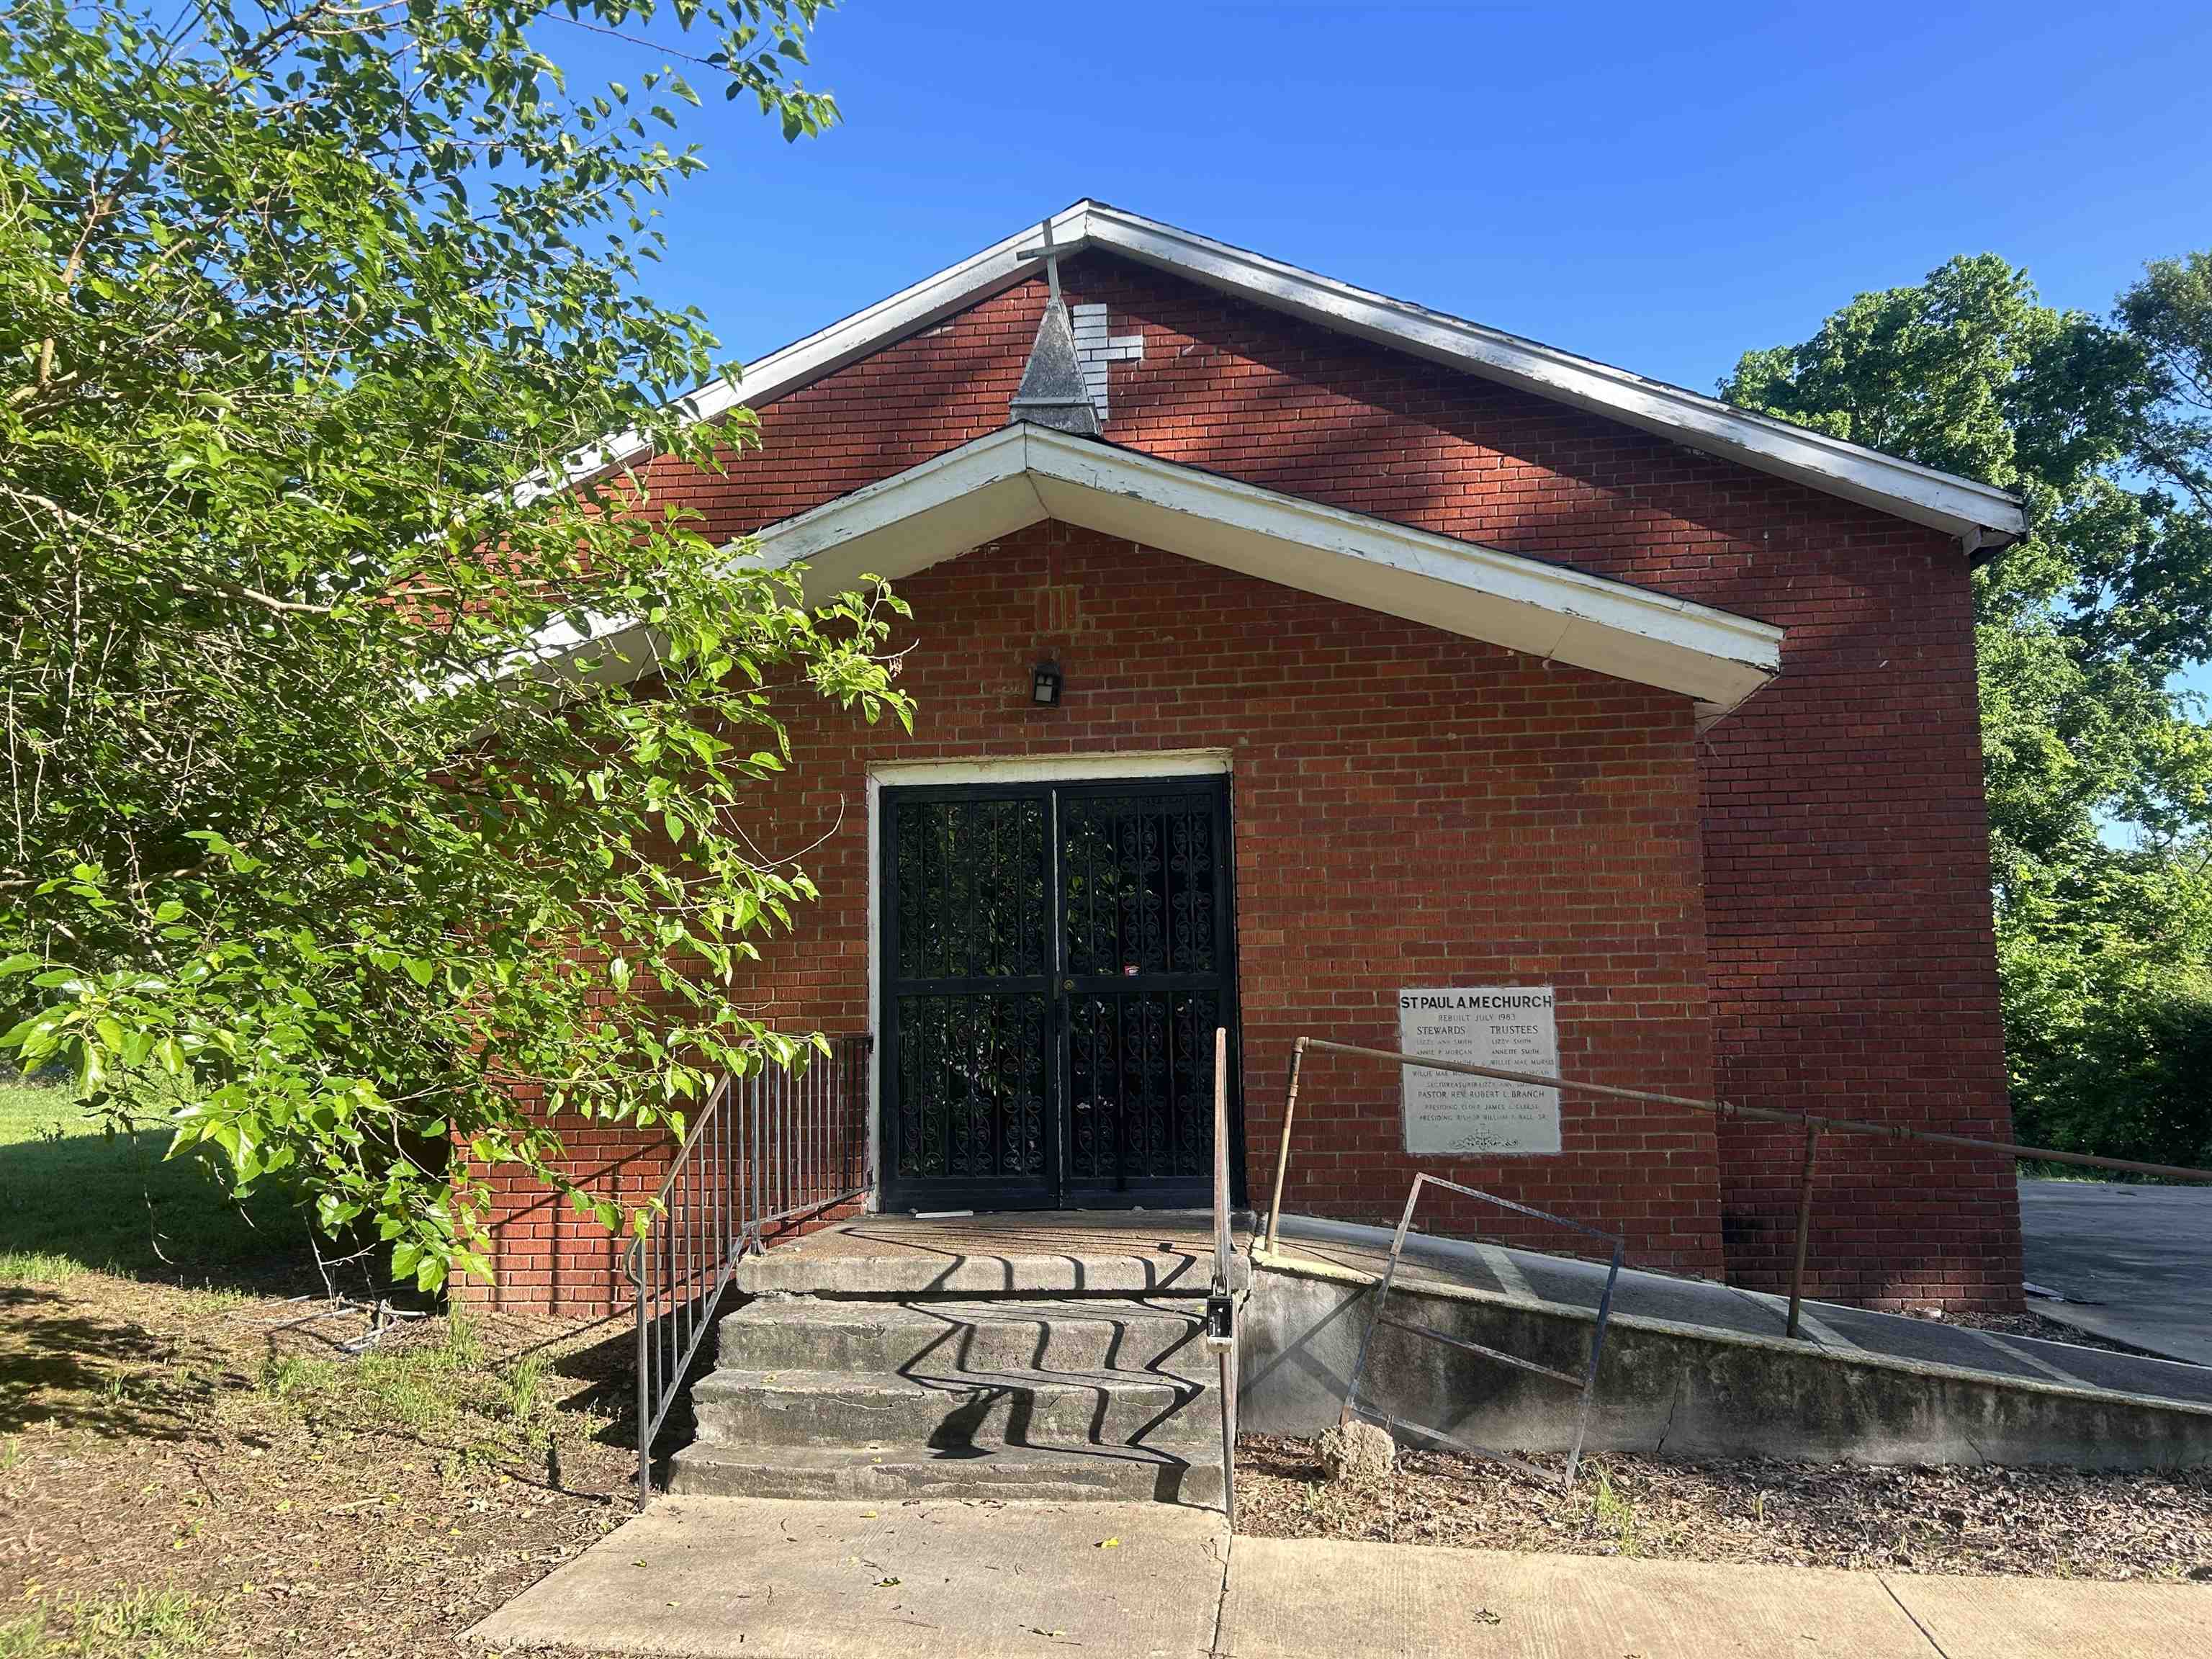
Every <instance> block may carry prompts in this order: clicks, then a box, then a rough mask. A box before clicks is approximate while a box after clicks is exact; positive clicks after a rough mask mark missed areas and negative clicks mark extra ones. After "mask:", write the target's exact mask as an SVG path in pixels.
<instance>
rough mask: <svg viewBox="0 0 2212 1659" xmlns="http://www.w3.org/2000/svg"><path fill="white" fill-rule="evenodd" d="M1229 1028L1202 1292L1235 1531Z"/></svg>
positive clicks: (1220, 1062) (1222, 1037)
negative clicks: (1209, 1253) (1207, 1273)
mask: <svg viewBox="0 0 2212 1659" xmlns="http://www.w3.org/2000/svg"><path fill="white" fill-rule="evenodd" d="M1233 1253H1234V1252H1233V1247H1232V1246H1231V1242H1230V1234H1229V1029H1228V1027H1226V1026H1224V1025H1217V1026H1215V1027H1214V1028H1213V1283H1212V1286H1211V1288H1210V1289H1209V1291H1208V1293H1207V1296H1206V1346H1208V1347H1210V1348H1212V1350H1213V1352H1214V1356H1215V1358H1217V1359H1218V1361H1219V1362H1220V1373H1221V1375H1220V1383H1221V1500H1222V1507H1223V1509H1224V1510H1225V1512H1226V1514H1227V1516H1228V1517H1229V1530H1230V1532H1231V1534H1232V1535H1233V1534H1235V1533H1236V1531H1237V1296H1236V1290H1235V1288H1234V1286H1233V1285H1232V1284H1231V1279H1230V1265H1229V1264H1230V1258H1231V1255H1232V1254H1233Z"/></svg>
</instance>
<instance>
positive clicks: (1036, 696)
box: [1030, 657, 1060, 708]
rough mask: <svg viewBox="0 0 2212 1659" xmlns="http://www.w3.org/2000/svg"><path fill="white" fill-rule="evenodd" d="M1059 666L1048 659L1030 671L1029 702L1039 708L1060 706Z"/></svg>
mask: <svg viewBox="0 0 2212 1659" xmlns="http://www.w3.org/2000/svg"><path fill="white" fill-rule="evenodd" d="M1030 702H1033V703H1035V704H1036V705H1037V706H1038V707H1039V708H1058V707H1059V706H1060V665H1059V664H1058V663H1056V662H1054V661H1053V659H1051V658H1049V657H1048V658H1046V659H1044V660H1043V661H1042V662H1041V663H1039V664H1038V665H1036V667H1035V668H1032V669H1031V670H1030Z"/></svg>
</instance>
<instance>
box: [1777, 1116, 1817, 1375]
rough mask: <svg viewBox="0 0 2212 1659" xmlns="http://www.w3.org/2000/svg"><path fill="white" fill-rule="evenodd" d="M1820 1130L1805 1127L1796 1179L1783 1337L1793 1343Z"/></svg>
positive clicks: (1802, 1295) (1801, 1299)
mask: <svg viewBox="0 0 2212 1659" xmlns="http://www.w3.org/2000/svg"><path fill="white" fill-rule="evenodd" d="M1819 1150H1820V1125H1819V1124H1817V1123H1808V1124H1807V1125H1806V1126H1805V1167H1804V1169H1803V1170H1802V1171H1800V1173H1799V1175H1798V1177H1797V1260H1796V1263H1795V1264H1794V1265H1793V1266H1792V1267H1790V1322H1789V1323H1788V1324H1787V1325H1785V1326H1784V1327H1783V1328H1782V1334H1783V1335H1784V1336H1785V1337H1788V1338H1790V1339H1791V1340H1795V1339H1796V1337H1797V1335H1798V1334H1799V1332H1798V1329H1797V1318H1798V1314H1799V1311H1800V1310H1802V1307H1803V1306H1804V1302H1805V1247H1806V1245H1807V1243H1808V1242H1809V1241H1810V1239H1811V1237H1812V1234H1813V1156H1814V1153H1815V1152H1818V1151H1819Z"/></svg>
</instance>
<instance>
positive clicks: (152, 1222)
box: [0, 1082, 307, 1285]
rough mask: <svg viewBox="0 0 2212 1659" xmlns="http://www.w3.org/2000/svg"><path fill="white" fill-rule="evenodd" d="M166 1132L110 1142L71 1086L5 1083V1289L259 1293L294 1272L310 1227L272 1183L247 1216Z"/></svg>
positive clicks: (295, 1202) (0, 1274) (291, 1195)
mask: <svg viewBox="0 0 2212 1659" xmlns="http://www.w3.org/2000/svg"><path fill="white" fill-rule="evenodd" d="M168 1141H169V1138H168V1136H167V1133H162V1132H160V1131H151V1132H148V1133H141V1134H137V1135H112V1136H111V1135H108V1134H106V1133H102V1130H101V1128H100V1125H99V1124H98V1123H97V1122H95V1121H93V1120H91V1119H89V1118H88V1116H87V1115H85V1113H84V1110H83V1109H82V1107H81V1106H80V1105H79V1104H78V1103H77V1101H76V1097H75V1094H74V1091H72V1089H71V1088H70V1085H67V1084H58V1085H56V1084H40V1083H21V1082H9V1083H0V1284H25V1283H32V1282H39V1283H54V1282H57V1281H59V1280H63V1279H68V1278H70V1277H71V1276H72V1275H74V1274H76V1273H85V1272H88V1271H89V1272H94V1273H117V1274H120V1275H123V1276H125V1277H127V1278H133V1279H162V1280H166V1281H167V1282H168V1283H171V1284H187V1285H205V1284H238V1283H251V1282H256V1281H260V1280H264V1279H267V1278H268V1277H269V1276H270V1274H271V1273H277V1272H283V1271H286V1270H293V1271H296V1269H297V1267H298V1266H299V1265H300V1264H301V1262H302V1261H304V1260H305V1258H306V1256H307V1217H306V1212H305V1211H304V1210H303V1209H302V1208H301V1206H300V1202H299V1199H298V1195H297V1194H296V1192H295V1191H294V1190H293V1189H292V1188H289V1186H288V1185H287V1184H286V1183H283V1182H270V1183H267V1184H266V1185H265V1186H264V1188H263V1190H262V1191H260V1192H259V1193H257V1194H255V1196H254V1199H253V1200H252V1202H251V1203H250V1204H248V1205H247V1206H245V1208H244V1209H240V1206H237V1205H235V1204H234V1203H232V1202H231V1201H230V1200H229V1199H228V1196H227V1195H226V1194H225V1192H224V1190H223V1188H222V1183H221V1182H219V1181H217V1180H216V1176H215V1175H214V1173H213V1172H212V1171H211V1170H210V1169H209V1168H208V1167H207V1166H206V1165H205V1164H203V1163H201V1162H200V1160H199V1159H198V1158H196V1157H191V1156H186V1157H183V1158H171V1159H165V1158H163V1157H162V1153H163V1152H166V1151H167V1148H168Z"/></svg>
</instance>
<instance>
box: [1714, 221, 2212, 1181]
mask: <svg viewBox="0 0 2212 1659" xmlns="http://www.w3.org/2000/svg"><path fill="white" fill-rule="evenodd" d="M1721 391H1722V395H1723V396H1724V397H1726V398H1729V400H1730V401H1732V402H1735V403H1737V404H1742V405H1744V406H1746V407H1748V408H1753V409H1758V410H1764V411H1765V412H1767V413H1769V414H1773V415H1778V416H1782V417H1783V418H1784V419H1786V420H1791V421H1796V422H1799V423H1801V424H1802V425H1806V426H1810V427H1815V428H1819V429H1820V430H1822V431H1825V432H1828V433H1831V434H1833V435H1836V436H1838V437H1842V438H1848V439H1850V440H1852V441H1856V442H1859V443H1864V444H1869V445H1871V446H1873V447H1875V448H1878V449H1882V450H1885V451H1887V452H1889V453H1893V454H1898V455H1903V456H1906V457H1908V458H1910V459H1914V460H1917V461H1921V462H1924V463H1926V464H1927V465H1931V466H1937V467H1942V468H1943V469H1945V470H1946V471H1954V472H1961V473H1966V474H1968V475H1971V476H1972V477H1978V478H1982V479H1984V480H1986V481H1987V482H1989V483H1994V484H1997V485H1999V486H2001V487H2002V488H2004V489H2010V490H2013V491H2015V492H2016V493H2017V494H2019V495H2021V498H2022V499H2023V500H2024V501H2025V502H2026V503H2027V513H2028V520H2029V524H2030V534H2029V536H2028V538H2027V540H2026V541H2025V542H2023V543H2022V544H2020V545H2019V546H2017V547H2015V548H2013V549H2011V550H2008V551H2007V552H2005V553H2004V554H2003V555H2002V556H2001V557H1999V558H1998V559H1997V560H1996V561H1995V562H1993V563H1991V564H1990V565H1989V566H1987V567H1985V568H1984V569H1982V570H1981V571H1980V572H1978V574H1977V576H1976V579H1975V580H1976V595H1977V600H1978V629H1977V646H1978V653H1979V661H1980V684H1981V713H1982V727H1983V742H1984V763H1985V767H1986V771H1987V778H1988V785H1989V799H1990V819H1991V830H1992V848H1991V851H1992V860H1993V867H1992V872H1991V878H1992V882H1993V890H1994V893H1995V896H1996V917H1997V932H1998V959H1999V966H2000V969H2001V972H2002V979H2003V987H2004V998H2005V1015H2006V1034H2007V1046H2008V1053H2009V1059H2010V1066H2011V1079H2012V1101H2013V1109H2014V1115H2015V1127H2016V1128H2017V1130H2018V1132H2019V1133H2020V1134H2021V1137H2022V1138H2023V1139H2029V1140H2031V1141H2035V1142H2039V1143H2044V1144H2056V1145H2059V1146H2066V1147H2069V1148H2075V1149H2083V1150H2089V1149H2093V1150H2097V1151H2101V1152H2112V1153H2117V1154H2120V1155H2123V1156H2126V1155H2133V1156H2137V1157H2145V1158H2158V1159H2164V1160H2179V1161H2183V1162H2190V1163H2198V1164H2204V1163H2212V1090H2208V1088H2207V1086H2206V1085H2205V1083H2204V1081H2203V1079H2204V1078H2205V1077H2206V1076H2207V1075H2208V1073H2206V1071H2205V1069H2204V1061H2205V1060H2206V1059H2207V1058H2208V1057H2212V878H2208V874H2207V859H2208V857H2212V737H2209V736H2208V733H2207V732H2206V729H2205V727H2204V726H2203V724H2202V721H2201V720H2200V709H2199V707H2198V704H2197V700H2196V699H2195V698H2193V697H2191V696H2188V695H2186V694H2184V693H2182V692H2179V691H2177V690H2175V689H2173V688H2174V677H2175V676H2176V675H2177V674H2179V673H2180V672H2182V671H2185V670H2186V669H2188V668H2190V667H2191V666H2192V665H2197V664H2201V663H2203V662H2204V661H2206V660H2207V659H2208V658H2212V520H2208V511H2212V395H2208V393H2212V262H2208V261H2207V259H2206V258H2205V257H2204V256H2202V255H2197V256H2192V257H2191V258H2189V259H2187V260H2185V261H2183V262H2180V263H2178V264H2155V265H2153V266H2151V267H2150V268H2149V270H2148V274H2147V276H2146V277H2145V279H2144V280H2143V282H2142V283H2139V284H2138V285H2137V286H2136V287H2135V288H2133V289H2130V290H2129V292H2128V293H2127V294H2125V295H2123V296H2121V299H2120V302H2119V304H2118V307H2116V312H2115V315H2114V316H2113V317H2112V318H2111V319H2099V318H2096V317H2093V316H2090V315H2087V314H2086V313H2081V312H2075V311H2063V310H2059V309H2056V308H2054V307H2048V306H2045V305H2044V304H2042V303H2041V301H2039V297H2038V295H2037V294H2036V291H2035V289H2034V287H2033V284H2032V283H2030V282H2029V280H2028V277H2027V273H2026V272H2025V271H2023V270H2016V269H2015V268H2013V267H2012V266H2010V265H2008V264H2007V263H2006V262H2005V261H2003V260H2002V259H2000V258H1996V256H1994V255H1990V254H1984V255H1981V256H1978V257H1976V258H1958V259H1954V260H1952V261H1951V262H1950V263H1949V264H1946V265H1944V266H1942V268H1941V269H1939V270H1935V271H1932V272H1930V273H1929V276H1928V279H1927V281H1926V282H1924V283H1921V284H1919V285H1918V286H1917V287H1911V288H1900V289H1887V290H1886V291H1883V292H1881V293H1875V294H1863V295H1859V296H1858V297H1857V299H1855V300H1853V301H1851V303H1850V304H1849V305H1848V306H1846V307H1844V308H1843V309H1842V310H1840V311H1838V312H1837V313H1835V314H1834V315H1833V316H1832V317H1830V318H1829V319H1827V320H1826V322H1824V323H1823V324H1822V325H1821V326H1820V331H1819V332H1818V333H1816V334H1815V335H1814V337H1812V338H1811V339H1810V340H1808V341H1806V342H1805V343H1802V344H1800V345H1796V346H1784V347H1779V348H1776V349H1770V350H1765V351H1754V352H1749V353H1747V354H1746V355H1745V356H1744V357H1743V358H1742V360H1741V362H1739V363H1738V365H1737V367H1736V371H1735V374H1733V375H1732V376H1731V377H1730V378H1729V379H1728V380H1725V381H1724V382H1723V385H1722V387H1721Z"/></svg>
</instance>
